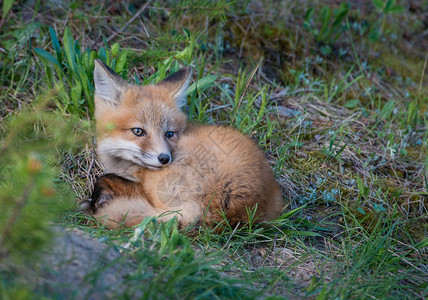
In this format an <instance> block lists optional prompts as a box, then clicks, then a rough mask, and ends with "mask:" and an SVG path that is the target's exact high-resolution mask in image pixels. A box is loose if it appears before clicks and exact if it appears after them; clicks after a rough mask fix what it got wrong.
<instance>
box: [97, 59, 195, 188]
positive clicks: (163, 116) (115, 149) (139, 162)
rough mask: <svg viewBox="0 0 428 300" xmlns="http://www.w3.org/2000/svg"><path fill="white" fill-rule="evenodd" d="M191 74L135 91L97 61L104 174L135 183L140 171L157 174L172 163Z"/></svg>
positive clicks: (183, 123)
mask: <svg viewBox="0 0 428 300" xmlns="http://www.w3.org/2000/svg"><path fill="white" fill-rule="evenodd" d="M190 75H191V69H190V68H183V69H181V70H179V71H178V72H176V73H174V74H173V75H171V76H169V77H167V78H166V79H164V80H162V81H160V82H159V83H157V84H154V85H147V86H137V85H132V84H129V83H127V82H126V81H125V80H123V79H122V78H121V77H120V76H119V75H117V74H116V73H114V72H113V71H112V70H111V69H110V68H109V67H108V66H106V65H105V64H104V63H103V62H102V61H100V60H96V61H95V70H94V81H95V120H96V131H97V144H98V145H97V148H98V154H99V156H100V158H101V161H102V162H103V164H104V166H105V168H106V172H112V173H116V174H118V175H121V176H123V177H125V178H128V179H130V180H136V179H135V177H134V175H133V174H134V173H135V172H136V171H137V170H139V169H141V168H145V169H150V170H158V169H161V168H162V167H165V166H167V165H169V164H170V163H171V162H172V161H173V159H174V147H175V145H176V143H177V140H178V139H179V137H180V135H181V134H182V132H183V131H184V129H185V127H186V116H185V114H184V113H183V112H182V111H181V108H182V107H183V105H184V104H185V100H186V98H185V97H186V89H187V86H188V84H189V81H190V77H191V76H190Z"/></svg>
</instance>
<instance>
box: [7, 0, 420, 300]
mask: <svg viewBox="0 0 428 300" xmlns="http://www.w3.org/2000/svg"><path fill="white" fill-rule="evenodd" d="M2 5H3V7H2V9H3V10H2V17H1V20H0V56H1V59H0V105H1V106H0V120H1V123H0V136H1V144H0V168H1V170H2V171H1V173H0V201H1V202H0V205H1V207H0V269H1V271H2V272H1V275H0V295H1V297H2V298H5V299H7V298H9V299H16V298H31V297H33V296H34V295H44V296H47V297H54V298H55V297H57V296H55V295H56V294H55V293H52V294H50V292H49V291H50V289H46V288H41V287H40V285H39V284H38V283H37V282H34V280H32V279H31V278H26V277H25V276H24V274H25V273H27V272H28V268H26V267H24V266H25V265H27V264H29V263H30V262H32V261H34V260H35V259H36V258H37V257H38V256H37V255H38V253H39V252H38V250H39V249H42V247H44V246H45V245H46V243H48V241H49V240H50V236H51V234H50V230H49V228H51V227H52V221H51V220H54V222H55V223H56V224H60V225H62V226H65V227H71V228H79V229H81V230H83V231H86V232H88V233H89V234H91V235H93V236H94V237H95V238H98V239H102V240H103V241H105V242H107V243H109V244H111V245H112V246H113V247H116V248H120V249H121V250H122V251H123V252H122V253H123V256H124V257H125V258H126V259H127V260H128V261H131V262H132V269H131V271H129V272H130V274H129V276H128V277H127V279H126V281H125V282H124V283H123V285H124V286H126V291H123V290H122V289H118V290H117V291H115V292H114V293H113V294H115V296H116V297H125V296H129V297H140V296H141V295H145V297H146V298H159V297H168V298H232V297H233V298H257V297H259V298H263V297H268V296H271V297H272V298H275V297H276V296H277V297H281V296H283V297H291V298H294V297H298V296H310V297H312V298H320V299H324V298H351V297H357V298H385V297H386V298H397V299H403V298H420V299H423V298H426V297H427V295H428V292H427V289H428V282H427V280H426V278H427V277H428V259H427V246H428V239H427V231H428V226H427V224H428V223H427V219H428V217H427V215H428V205H427V204H428V201H427V199H428V175H427V166H428V153H427V143H428V131H427V124H428V74H427V59H428V53H427V49H428V34H427V30H428V11H427V9H426V8H427V7H428V1H426V0H419V1H417V0H412V1H398V0H397V1H392V0H373V1H349V3H347V2H346V1H340V0H337V1H336V0H331V1H328V0H319V1H304V0H300V1H287V0H283V1H267V0H259V1H256V0H254V1H228V0H223V1H204V0H200V1H196V0H183V1H168V0H155V1H109V2H107V1H106V2H102V1H65V0H64V1H53V0H52V1H36V0H34V1H11V0H7V1H3V4H2ZM95 58H101V59H103V60H104V61H105V62H106V63H108V64H109V65H110V66H111V67H112V68H113V69H114V70H115V71H116V72H118V73H119V74H121V75H122V76H123V77H124V78H129V80H131V81H135V82H137V83H138V84H148V83H154V82H157V81H159V80H161V79H163V78H164V77H165V76H167V75H168V74H169V73H170V72H173V71H175V70H177V69H178V68H179V67H180V66H183V65H189V66H192V67H193V69H194V73H193V80H192V82H193V84H192V85H191V87H190V90H189V96H188V105H187V106H186V108H185V110H186V112H187V113H188V115H189V119H191V120H194V121H198V122H205V123H216V124H223V125H226V126H232V127H235V128H237V129H239V130H241V131H243V132H245V133H246V134H248V135H250V136H251V137H252V138H253V139H254V140H255V141H257V142H258V144H259V145H260V147H261V148H262V149H263V150H264V151H265V152H266V157H267V158H268V159H269V161H270V162H271V165H272V168H273V170H274V172H275V175H276V178H277V180H278V182H279V183H280V184H281V187H282V190H283V194H284V198H285V199H286V200H287V201H286V202H287V206H286V208H285V210H284V215H283V216H282V217H281V218H280V219H278V220H276V221H274V222H272V223H271V224H270V225H269V226H259V225H256V224H254V223H252V222H250V224H246V225H245V226H243V227H242V228H230V226H228V224H227V222H223V223H222V224H219V226H222V227H224V228H225V231H224V232H223V233H222V234H218V233H214V232H212V231H211V230H209V229H205V228H202V229H201V230H200V231H199V232H197V233H196V234H195V233H194V232H193V234H191V235H189V234H186V233H185V232H178V231H177V229H176V224H175V222H168V223H165V224H158V223H157V222H156V221H155V220H152V219H149V220H147V221H146V222H143V224H141V226H140V229H139V230H137V231H135V232H134V231H131V230H123V231H118V232H109V231H107V230H104V229H102V228H98V229H93V228H90V227H88V226H86V225H84V223H85V217H84V216H83V215H81V214H80V213H76V212H74V209H75V207H76V206H77V203H78V202H79V201H81V200H84V199H87V197H88V196H89V195H90V192H91V190H92V187H93V183H94V180H95V178H96V177H97V176H98V175H99V174H100V173H101V172H102V168H101V166H100V164H99V162H98V160H97V157H96V154H95V153H94V138H93V126H94V124H93V109H94V107H93V91H94V87H93V78H92V77H93V74H92V72H93V61H94V59H95ZM58 216H60V217H58ZM116 263H117V264H121V263H123V262H122V261H118V262H116ZM34 270H35V267H31V271H32V272H33V271H34ZM97 276H100V280H102V278H101V276H102V275H97ZM24 277H25V278H24ZM22 282H25V285H23V284H22ZM91 282H92V281H90V280H89V279H87V284H89V285H90V284H91ZM141 282H147V283H148V284H141ZM275 295H276V296H275Z"/></svg>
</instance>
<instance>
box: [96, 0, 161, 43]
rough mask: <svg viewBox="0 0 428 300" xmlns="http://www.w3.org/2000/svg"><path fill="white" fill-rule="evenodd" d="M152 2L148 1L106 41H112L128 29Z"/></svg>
mask: <svg viewBox="0 0 428 300" xmlns="http://www.w3.org/2000/svg"><path fill="white" fill-rule="evenodd" d="M152 2H153V0H149V1H147V2H146V4H144V5H143V7H141V8H140V10H139V11H137V13H136V14H135V15H134V16H133V17H132V18H131V19H129V21H128V22H126V23H125V25H124V26H123V27H122V28H120V29H119V31H116V32H114V33H113V34H112V35H111V36H109V37H108V38H107V39H106V41H107V42H110V41H111V40H112V39H114V38H115V37H116V36H117V35H118V34H119V33H122V32H123V31H124V30H125V29H126V28H128V26H129V25H131V23H132V22H134V21H135V19H137V18H138V17H139V16H140V15H141V14H142V13H143V12H144V11H145V10H146V8H147V6H149V4H150V3H152ZM102 45H103V43H100V46H102Z"/></svg>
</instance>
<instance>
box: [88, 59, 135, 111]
mask: <svg viewBox="0 0 428 300" xmlns="http://www.w3.org/2000/svg"><path fill="white" fill-rule="evenodd" d="M94 82H95V96H98V97H100V98H102V99H104V100H105V101H108V102H110V103H111V104H118V103H119V102H120V101H121V98H122V96H123V93H124V91H125V88H126V87H127V86H128V83H127V82H126V81H125V80H123V78H122V77H120V76H119V75H117V74H116V73H115V72H114V71H113V70H112V69H110V68H109V67H108V66H107V65H106V64H105V63H103V62H102V61H101V60H100V59H96V60H95V69H94Z"/></svg>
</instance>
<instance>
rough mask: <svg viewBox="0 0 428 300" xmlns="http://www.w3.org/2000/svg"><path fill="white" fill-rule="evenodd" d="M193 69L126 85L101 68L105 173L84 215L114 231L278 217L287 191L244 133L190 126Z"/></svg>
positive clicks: (98, 105)
mask: <svg viewBox="0 0 428 300" xmlns="http://www.w3.org/2000/svg"><path fill="white" fill-rule="evenodd" d="M190 78H191V69H190V68H183V69H181V70H179V71H178V72H176V73H174V74H173V75H171V76H169V77H167V78H166V79H164V80H163V81H160V82H159V83H157V84H154V85H147V86H136V85H131V84H129V83H127V82H126V81H125V80H123V79H122V78H121V77H120V76H119V75H117V74H115V73H114V72H113V71H112V70H111V69H110V68H109V67H108V66H106V65H105V64H104V63H103V62H101V61H100V60H96V62H95V70H94V81H95V119H96V137H97V152H98V155H99V157H100V160H101V162H102V163H103V164H104V166H105V173H106V175H104V176H101V177H100V178H99V179H98V180H97V182H96V184H95V188H94V192H93V195H92V199H91V200H90V201H87V202H86V204H85V205H83V206H84V207H86V209H87V211H88V212H89V213H91V214H92V215H93V216H94V217H95V218H96V219H98V220H100V221H101V222H102V223H103V224H104V226H106V227H107V228H115V227H117V226H119V225H124V226H126V227H131V226H134V225H136V224H138V223H140V222H141V221H142V220H143V219H144V218H145V217H149V216H155V217H159V220H160V221H165V220H168V219H171V218H173V217H174V216H176V217H177V218H178V221H179V224H180V226H181V227H185V226H188V225H195V226H199V225H202V224H205V225H206V226H211V227H213V226H215V224H216V223H218V222H221V221H222V220H223V219H224V217H225V218H226V219H227V221H228V222H229V224H230V225H231V226H235V225H237V224H238V223H241V224H242V223H244V222H247V221H248V209H251V210H253V209H256V214H255V217H256V221H258V222H261V221H268V220H272V219H275V218H276V217H278V216H279V214H280V212H281V210H282V208H283V201H282V195H281V190H280V187H279V185H278V183H277V182H276V180H275V177H274V176H273V173H272V170H271V168H270V167H269V165H268V163H267V160H266V159H265V158H264V155H263V152H262V151H261V150H260V149H259V148H258V147H257V145H256V144H255V143H254V142H253V141H252V140H251V139H250V138H249V137H247V136H245V135H244V134H242V133H240V132H238V131H237V130H234V129H231V128H227V127H220V126H214V125H201V124H194V123H188V122H187V118H186V115H185V114H184V113H183V112H182V110H181V108H182V107H183V105H184V104H185V100H186V89H187V87H188V84H189V81H190Z"/></svg>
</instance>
